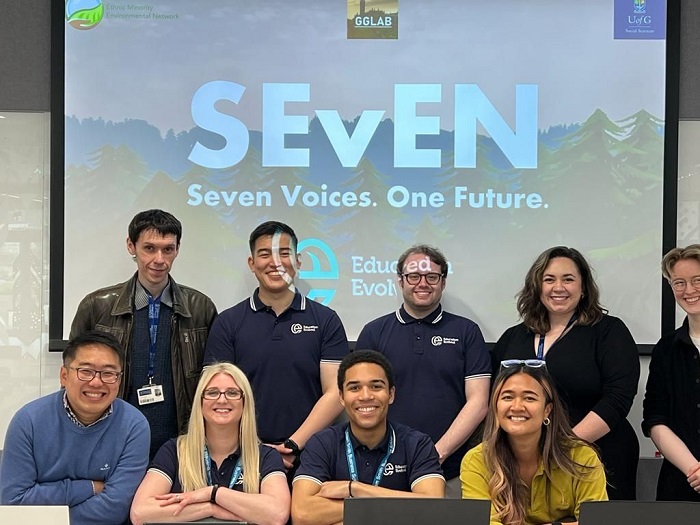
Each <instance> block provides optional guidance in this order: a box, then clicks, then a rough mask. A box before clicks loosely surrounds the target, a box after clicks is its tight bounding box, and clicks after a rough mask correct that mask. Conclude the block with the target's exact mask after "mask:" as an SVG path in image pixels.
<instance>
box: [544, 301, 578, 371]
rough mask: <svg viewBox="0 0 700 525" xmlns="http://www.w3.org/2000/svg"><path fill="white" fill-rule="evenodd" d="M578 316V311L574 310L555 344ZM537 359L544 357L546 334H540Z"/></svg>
mask: <svg viewBox="0 0 700 525" xmlns="http://www.w3.org/2000/svg"><path fill="white" fill-rule="evenodd" d="M577 317H578V312H574V315H572V316H571V319H569V322H568V323H566V326H565V327H564V330H562V332H561V333H560V334H559V337H557V340H556V341H554V343H552V345H554V344H555V343H556V342H557V341H559V339H561V338H562V337H564V334H565V333H566V332H567V331H568V330H569V328H571V327H572V326H573V324H574V323H575V322H576V318H577ZM537 359H539V360H540V361H541V360H543V359H544V334H540V340H539V342H538V343H537Z"/></svg>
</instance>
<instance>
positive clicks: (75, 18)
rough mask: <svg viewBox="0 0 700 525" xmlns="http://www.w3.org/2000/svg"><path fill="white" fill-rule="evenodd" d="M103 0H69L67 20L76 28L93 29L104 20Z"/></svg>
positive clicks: (67, 3)
mask: <svg viewBox="0 0 700 525" xmlns="http://www.w3.org/2000/svg"><path fill="white" fill-rule="evenodd" d="M103 16H104V6H103V5H102V0H67V1H66V21H67V22H68V24H70V26H71V27H74V28H75V29H92V28H93V27H95V26H96V25H97V24H99V23H100V22H101V21H102V17H103Z"/></svg>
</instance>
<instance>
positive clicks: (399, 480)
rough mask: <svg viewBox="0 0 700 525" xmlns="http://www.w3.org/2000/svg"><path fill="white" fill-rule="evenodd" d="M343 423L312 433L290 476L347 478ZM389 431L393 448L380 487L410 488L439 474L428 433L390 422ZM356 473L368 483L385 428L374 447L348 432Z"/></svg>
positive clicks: (380, 454) (381, 455) (376, 464)
mask: <svg viewBox="0 0 700 525" xmlns="http://www.w3.org/2000/svg"><path fill="white" fill-rule="evenodd" d="M346 428H348V423H346V424H344V425H333V426H332V427H328V428H326V429H323V430H321V431H320V432H317V433H316V434H314V435H313V436H312V437H311V439H309V441H308V442H307V443H306V447H305V448H304V450H303V451H302V452H301V458H300V460H301V464H300V465H299V469H298V470H297V472H296V476H294V481H296V480H298V479H308V480H311V481H313V482H314V483H318V484H319V485H320V484H321V483H323V482H324V481H339V480H350V470H349V468H348V459H347V453H346V449H345V429H346ZM390 432H393V435H394V448H393V450H392V451H391V454H390V455H389V458H388V459H387V463H386V465H385V467H384V473H383V475H382V478H381V481H380V482H379V486H380V487H385V488H388V489H394V490H403V491H407V492H408V491H410V490H411V488H412V487H413V486H414V485H415V484H416V483H418V482H419V481H422V480H424V479H426V478H440V479H443V480H444V479H445V478H444V477H443V476H442V469H441V468H440V463H439V461H438V454H437V451H436V450H435V446H434V445H433V442H432V441H431V440H430V438H429V437H428V436H426V435H425V434H423V433H422V432H418V431H417V430H413V429H412V428H409V427H407V426H406V425H402V424H400V423H391V427H390ZM350 440H351V441H352V446H353V450H354V452H355V464H356V465H357V471H358V472H357V477H358V480H359V481H361V482H362V483H367V484H368V485H371V484H372V481H373V480H374V476H375V474H376V472H377V468H378V467H379V465H380V464H381V462H382V460H383V459H384V456H385V455H386V453H387V450H388V446H389V432H387V435H386V436H385V438H384V440H383V441H382V442H381V443H380V444H379V445H378V446H377V447H376V448H374V449H371V450H370V449H369V448H367V447H366V446H364V445H362V444H361V443H360V442H359V441H357V439H356V438H355V436H354V435H353V434H352V432H351V433H350Z"/></svg>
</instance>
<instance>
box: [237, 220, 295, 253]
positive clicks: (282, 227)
mask: <svg viewBox="0 0 700 525" xmlns="http://www.w3.org/2000/svg"><path fill="white" fill-rule="evenodd" d="M282 233H286V234H287V235H289V236H290V237H291V238H292V246H291V247H292V248H294V250H296V249H297V244H298V243H299V239H297V234H296V233H294V230H292V228H291V226H288V225H286V224H285V223H283V222H279V221H267V222H263V223H262V224H261V225H260V226H258V227H257V228H255V229H254V230H253V232H252V233H251V234H250V238H249V239H248V246H250V254H251V255H255V254H254V253H253V250H254V249H255V241H257V240H258V239H259V238H260V237H265V236H267V235H275V234H282Z"/></svg>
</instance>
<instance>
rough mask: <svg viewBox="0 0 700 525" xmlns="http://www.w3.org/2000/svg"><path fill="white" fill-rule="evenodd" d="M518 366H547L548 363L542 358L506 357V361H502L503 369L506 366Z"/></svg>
mask: <svg viewBox="0 0 700 525" xmlns="http://www.w3.org/2000/svg"><path fill="white" fill-rule="evenodd" d="M516 366H526V367H528V368H547V363H546V362H545V361H543V360H542V359H506V360H505V361H501V370H503V369H504V368H514V367H516Z"/></svg>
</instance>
